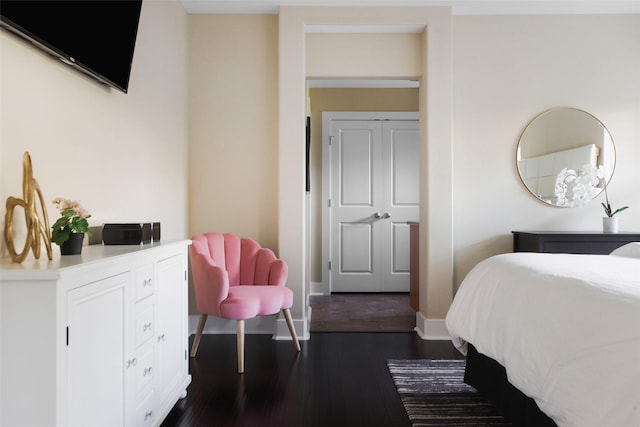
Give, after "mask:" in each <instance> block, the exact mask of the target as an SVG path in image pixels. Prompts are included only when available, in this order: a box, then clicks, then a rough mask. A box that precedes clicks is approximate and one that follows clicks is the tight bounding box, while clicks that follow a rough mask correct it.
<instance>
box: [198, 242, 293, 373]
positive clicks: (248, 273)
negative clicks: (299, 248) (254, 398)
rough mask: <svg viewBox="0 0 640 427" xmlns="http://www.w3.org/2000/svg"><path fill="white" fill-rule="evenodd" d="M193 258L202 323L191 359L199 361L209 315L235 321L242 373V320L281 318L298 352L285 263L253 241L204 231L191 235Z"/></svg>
mask: <svg viewBox="0 0 640 427" xmlns="http://www.w3.org/2000/svg"><path fill="white" fill-rule="evenodd" d="M191 241H192V244H191V246H189V260H190V263H191V270H192V274H193V285H194V289H195V296H196V304H197V306H198V311H199V312H200V321H199V322H198V329H197V331H196V336H195V339H194V340H193V346H192V347H191V357H195V355H196V353H197V351H198V346H199V345H200V337H201V336H202V330H203V329H204V325H205V322H206V321H207V316H216V317H221V318H224V319H233V320H237V321H238V323H237V343H238V373H243V372H244V321H245V320H246V319H251V318H253V317H256V316H264V315H269V314H278V313H279V312H280V311H281V310H282V313H283V314H284V318H285V319H286V321H287V326H288V327H289V332H290V333H291V338H292V339H293V343H294V345H295V348H296V350H297V351H300V343H299V342H298V337H297V336H296V331H295V329H294V328H293V322H292V321H291V313H290V312H289V309H290V308H291V306H292V305H293V292H291V289H289V288H287V287H285V283H286V281H287V273H288V268H287V264H286V263H285V262H284V261H282V260H280V259H277V258H276V256H275V255H274V253H273V252H272V251H271V249H267V248H262V247H260V245H259V244H258V243H257V242H256V241H255V240H253V239H249V238H240V237H238V236H236V235H234V234H229V233H227V234H220V233H205V234H199V235H196V236H193V237H192V238H191Z"/></svg>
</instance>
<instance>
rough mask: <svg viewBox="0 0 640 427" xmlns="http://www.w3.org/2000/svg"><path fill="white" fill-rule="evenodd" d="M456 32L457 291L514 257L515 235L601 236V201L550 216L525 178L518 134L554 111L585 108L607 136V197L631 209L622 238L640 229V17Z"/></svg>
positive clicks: (623, 219)
mask: <svg viewBox="0 0 640 427" xmlns="http://www.w3.org/2000/svg"><path fill="white" fill-rule="evenodd" d="M454 31H455V32H454V40H455V49H454V64H455V69H454V88H455V92H454V182H455V187H454V223H455V227H454V230H455V258H456V270H455V272H456V277H455V279H456V280H455V281H456V283H459V282H460V281H461V280H462V279H463V277H464V276H465V275H466V273H467V272H468V271H469V269H470V268H471V267H472V266H473V265H474V264H475V263H476V262H478V261H480V260H481V259H483V258H486V257H487V256H489V255H493V254H496V253H500V252H508V251H510V250H511V248H512V238H511V231H512V230H602V220H601V218H602V216H603V209H602V207H601V206H600V202H601V201H603V200H602V199H603V197H598V198H597V199H596V200H595V201H594V202H592V203H590V204H589V205H588V206H586V207H584V208H556V207H550V206H547V205H545V204H543V203H541V202H539V201H538V200H536V199H535V198H534V197H533V196H531V195H530V194H529V193H528V192H527V191H526V189H525V188H524V186H523V185H522V184H521V182H520V180H519V179H518V175H517V170H516V167H515V152H516V145H517V142H518V138H519V136H520V133H521V132H522V131H523V130H524V128H525V127H526V125H527V124H528V123H529V121H530V120H531V119H533V118H534V117H535V116H536V115H537V114H539V113H541V112H542V111H544V110H547V109H549V108H552V107H557V106H570V107H576V108H580V109H583V110H585V111H587V112H589V113H591V114H593V115H594V116H595V117H597V118H598V119H599V120H600V121H602V123H603V124H604V125H605V126H606V127H607V128H608V129H609V131H610V132H611V135H612V137H613V140H614V143H615V145H616V151H617V165H616V170H615V174H614V176H613V178H612V181H611V184H610V187H609V190H608V192H609V196H610V198H611V202H612V204H614V205H617V206H623V205H629V206H630V208H629V210H627V211H625V212H623V213H622V214H620V216H619V218H620V219H619V221H620V223H621V230H630V231H638V230H640V168H638V167H637V165H638V159H640V120H639V117H640V79H638V76H639V75H640V50H638V40H640V15H628V16H617V15H598V16H590V15H580V16H527V17H518V16H501V17H489V16H485V17H480V16H473V17H472V16H464V17H463V16H460V17H456V18H455V21H454Z"/></svg>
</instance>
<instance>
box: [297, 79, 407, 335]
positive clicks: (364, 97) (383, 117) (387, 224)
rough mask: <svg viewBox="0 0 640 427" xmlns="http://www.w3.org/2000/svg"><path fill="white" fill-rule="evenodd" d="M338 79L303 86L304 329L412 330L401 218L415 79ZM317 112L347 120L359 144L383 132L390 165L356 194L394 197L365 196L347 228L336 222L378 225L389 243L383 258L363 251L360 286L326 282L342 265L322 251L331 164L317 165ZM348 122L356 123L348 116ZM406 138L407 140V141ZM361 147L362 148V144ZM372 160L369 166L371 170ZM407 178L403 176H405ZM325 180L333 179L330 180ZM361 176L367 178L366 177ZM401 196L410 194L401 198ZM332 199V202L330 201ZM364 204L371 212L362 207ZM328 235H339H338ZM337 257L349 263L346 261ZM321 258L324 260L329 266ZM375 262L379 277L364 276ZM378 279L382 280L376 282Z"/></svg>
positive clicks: (321, 144)
mask: <svg viewBox="0 0 640 427" xmlns="http://www.w3.org/2000/svg"><path fill="white" fill-rule="evenodd" d="M342 85H343V86H342V87H334V86H335V81H332V82H331V84H329V86H331V87H327V85H326V84H320V85H318V84H317V82H315V83H310V84H309V87H310V89H309V98H308V99H309V103H310V106H309V108H308V111H309V112H310V113H309V117H310V122H311V131H310V135H311V146H310V148H311V152H310V162H309V165H310V166H311V171H310V182H311V186H310V195H309V196H308V197H309V198H310V202H309V204H308V206H309V208H310V212H311V214H310V218H312V221H311V224H310V227H309V228H308V230H310V240H309V251H310V256H309V258H308V259H309V260H310V263H309V269H310V274H309V275H310V282H311V286H310V288H311V293H310V298H309V303H310V306H311V308H312V312H313V314H312V316H311V325H310V330H311V331H312V332H314V331H315V332H319V331H351V332H354V331H362V332H411V331H414V329H415V325H416V317H415V314H416V313H415V310H413V309H412V308H411V306H410V303H409V278H408V273H409V232H408V225H407V221H418V220H419V191H418V188H417V187H418V183H419V176H418V174H419V161H418V159H419V131H418V128H419V114H418V113H417V111H418V109H419V83H418V82H417V81H393V80H389V81H384V82H379V81H367V82H363V81H360V82H355V83H354V82H350V84H348V85H344V83H342ZM336 109H340V111H337V112H336V111H335V110H336ZM323 116H328V117H331V118H332V119H337V121H336V123H339V125H338V127H343V125H344V124H345V123H347V122H349V121H351V125H352V126H351V130H353V129H358V130H357V131H355V132H356V133H357V132H360V131H362V132H361V136H362V137H363V138H365V139H367V141H366V142H365V145H366V144H368V143H369V142H371V143H372V144H376V143H377V144H378V146H376V148H375V150H380V149H381V148H382V147H383V144H382V141H373V140H368V138H369V136H372V135H377V136H379V137H382V136H383V134H384V135H385V136H386V137H387V142H386V146H385V147H384V149H385V150H386V153H387V154H385V156H384V157H385V159H384V162H385V164H389V165H393V167H394V168H395V169H394V170H392V171H387V173H385V176H384V177H383V176H379V177H378V179H377V181H376V182H375V183H374V182H373V181H369V182H367V183H366V184H364V185H366V186H368V187H369V188H367V189H365V190H364V193H368V192H369V190H378V191H382V192H383V193H384V194H395V195H396V197H395V200H392V201H385V202H384V203H383V205H384V206H382V205H380V203H381V202H378V201H377V200H367V202H366V203H364V204H362V206H360V211H361V212H359V213H358V214H357V215H356V216H358V215H359V216H358V219H356V220H355V221H351V222H350V224H349V225H350V227H346V226H345V223H344V222H343V224H342V226H337V227H339V228H341V229H342V230H343V231H344V230H345V229H346V228H350V231H354V230H356V235H358V231H357V230H358V229H360V231H363V232H364V233H365V234H368V233H370V232H374V231H378V230H380V232H382V233H384V236H385V239H386V240H387V242H386V244H387V245H390V246H391V248H390V250H389V251H386V255H385V256H381V257H378V258H377V259H374V258H373V257H370V256H369V255H366V256H365V258H366V260H365V263H369V262H371V263H372V264H370V265H369V267H370V268H366V270H368V272H366V273H364V276H369V277H367V279H365V281H368V282H369V287H368V288H367V287H365V288H360V287H358V285H357V284H356V285H355V286H354V283H355V282H353V281H351V284H350V285H349V284H347V287H346V288H345V286H340V285H341V284H342V285H344V284H345V283H344V282H345V281H344V280H342V283H340V279H338V280H333V283H335V285H334V286H332V285H331V283H332V281H331V276H330V275H331V272H332V271H333V272H336V271H340V270H344V268H342V266H341V265H340V262H339V261H338V262H336V261H335V259H332V258H335V257H336V256H337V254H335V253H334V254H333V255H331V254H330V252H331V251H330V250H329V247H330V245H331V244H330V242H331V235H330V234H331V233H332V231H331V228H332V227H331V226H330V224H329V221H328V220H327V219H328V217H329V215H327V205H328V203H329V200H328V199H329V198H332V199H333V198H334V197H335V196H334V195H332V196H331V197H329V194H330V191H329V188H328V186H327V182H329V181H331V179H330V175H331V170H330V168H327V167H325V166H326V162H327V161H330V159H327V158H326V157H327V153H326V151H328V141H327V138H328V136H327V135H326V126H324V125H323V122H324V120H323V118H322V117H323ZM354 120H355V122H356V123H354V122H353V121H354ZM392 121H394V123H395V125H394V126H391V122H392ZM348 126H349V125H347V127H348ZM383 127H384V131H383ZM342 130H344V129H342ZM399 135H400V137H399ZM407 136H409V137H410V138H409V139H407V138H406V137H407ZM358 137H359V136H357V135H356V138H358ZM394 138H395V139H394ZM358 144H359V142H358V141H355V144H354V145H358ZM336 145H337V143H336ZM336 149H337V148H336ZM366 150H368V148H365V151H366ZM352 154H353V155H354V156H355V157H356V158H357V157H358V156H359V153H358V151H357V150H356V151H352ZM372 155H373V156H374V157H375V156H377V155H379V156H378V159H379V161H382V157H383V156H382V153H372ZM365 156H366V154H365ZM394 156H395V157H394ZM394 158H395V159H396V160H399V161H403V162H405V163H406V162H407V161H408V162H409V163H410V164H409V165H406V167H400V166H401V164H400V163H394V162H390V161H391V160H393V159H394ZM352 160H353V159H352ZM370 160H371V158H368V159H367V160H366V163H369V161H370ZM379 166H380V165H377V166H375V167H373V169H374V170H376V171H377V170H378V169H379ZM367 167H368V166H367ZM409 172H411V173H409ZM394 173H395V174H396V175H394ZM365 174H366V172H365ZM398 174H401V175H402V176H404V177H405V182H404V183H402V182H398V179H397V178H401V176H399V175H398ZM407 179H408V181H409V182H406V181H407ZM333 181H334V182H335V179H333ZM365 181H367V179H366V178H365ZM391 182H396V183H397V184H398V185H396V186H395V187H394V186H393V185H391ZM383 185H386V186H388V187H389V188H388V189H384V190H383V189H381V187H382V186H383ZM409 187H413V188H411V189H410V188H409ZM395 190H401V192H402V191H403V193H402V194H398V193H397V192H396V191H395ZM374 198H375V196H374ZM407 198H409V199H411V200H410V201H409V200H408V199H407ZM339 204H340V203H338V202H337V201H336V202H335V203H334V204H333V206H338V205H339ZM347 204H348V203H347ZM371 209H373V210H372V211H371V212H368V210H371ZM375 209H378V210H380V212H378V213H379V217H378V218H376V217H375V213H376V212H377V211H376V212H374V211H375ZM393 209H395V210H393ZM356 210H358V208H356ZM409 210H411V211H412V212H411V213H410V214H409V215H410V216H409V217H406V218H404V219H401V217H402V216H406V215H407V212H408V211H409ZM364 211H367V212H364ZM359 217H362V218H359ZM389 217H391V218H389ZM333 228H334V229H335V228H336V227H333ZM382 229H384V230H382ZM334 234H335V235H336V236H338V235H339V233H334ZM347 234H348V231H347ZM361 235H362V233H361ZM364 239H365V240H368V237H364ZM377 240H378V241H380V240H381V239H379V238H378V239H377ZM383 240H384V239H383ZM350 241H353V239H350ZM376 251H377V249H376ZM334 252H336V251H334ZM347 252H351V253H353V250H347ZM368 253H371V252H368ZM390 254H391V255H390ZM345 261H346V262H347V263H349V262H352V263H353V261H354V259H353V258H352V259H351V260H345ZM329 264H331V265H332V268H331V269H330V268H329ZM381 264H386V269H385V270H386V271H387V273H388V274H386V280H385V279H383V278H381V277H380V276H378V277H377V278H376V277H373V276H372V275H371V274H370V273H377V272H378V271H379V270H382V268H381V267H382V265H381ZM352 267H353V265H352ZM355 269H356V270H358V269H360V267H357V266H356V267H355ZM349 274H350V273H349V272H347V276H345V275H343V276H342V278H345V277H347V278H348V275H349ZM385 281H386V282H387V286H386V287H383V282H385ZM347 282H348V280H347ZM391 282H393V283H391ZM405 282H406V283H405ZM349 286H350V287H349Z"/></svg>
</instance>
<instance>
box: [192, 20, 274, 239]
mask: <svg viewBox="0 0 640 427" xmlns="http://www.w3.org/2000/svg"><path fill="white" fill-rule="evenodd" d="M189 33H190V35H189V47H190V59H189V64H190V65H189V70H190V81H191V84H190V87H191V91H190V103H189V111H190V115H189V116H190V131H191V138H190V148H189V182H190V188H189V200H190V203H189V207H190V209H189V231H190V233H191V234H195V233H202V232H205V231H221V232H232V233H237V234H239V235H242V236H246V237H252V238H254V239H256V240H257V241H258V242H260V244H262V245H263V246H267V247H270V248H273V249H274V250H275V251H277V249H278V224H277V221H278V218H277V213H278V183H277V179H278V62H277V61H278V48H277V47H278V46H277V41H278V17H277V16H275V15H192V16H191V17H190V29H189Z"/></svg>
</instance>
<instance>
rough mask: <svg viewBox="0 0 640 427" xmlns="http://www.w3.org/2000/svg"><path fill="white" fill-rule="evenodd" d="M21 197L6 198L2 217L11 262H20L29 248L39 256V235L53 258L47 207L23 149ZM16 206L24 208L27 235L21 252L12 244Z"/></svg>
mask: <svg viewBox="0 0 640 427" xmlns="http://www.w3.org/2000/svg"><path fill="white" fill-rule="evenodd" d="M36 195H37V196H38V200H39V202H40V207H41V209H42V216H43V217H44V225H43V224H42V221H40V218H38V212H37V210H36ZM22 197H23V199H17V198H15V197H13V196H10V197H8V198H7V213H6V214H5V217H4V240H5V242H6V243H7V250H8V251H9V254H10V255H11V260H12V261H13V262H22V261H24V260H25V258H26V257H27V255H28V254H29V250H30V249H31V250H33V255H34V256H35V257H36V259H39V258H40V237H41V236H42V239H43V240H44V245H45V247H46V249H47V256H48V257H49V259H53V254H52V251H51V236H50V235H49V216H48V215H47V208H46V207H45V204H44V198H43V197H42V191H40V185H39V184H38V181H36V180H35V179H34V178H33V168H32V167H31V156H29V152H28V151H25V153H24V156H23V158H22ZM16 206H22V208H23V209H24V218H25V222H26V226H27V237H26V239H25V243H24V248H23V249H22V252H20V253H17V252H16V248H15V246H14V244H13V211H14V210H15V208H16Z"/></svg>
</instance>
